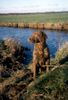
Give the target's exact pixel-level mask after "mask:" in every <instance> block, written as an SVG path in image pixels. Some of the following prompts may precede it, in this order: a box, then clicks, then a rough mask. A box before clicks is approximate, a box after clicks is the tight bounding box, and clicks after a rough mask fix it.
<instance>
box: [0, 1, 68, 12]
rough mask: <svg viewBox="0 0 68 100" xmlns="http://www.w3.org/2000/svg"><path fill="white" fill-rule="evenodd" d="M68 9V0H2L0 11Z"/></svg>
mask: <svg viewBox="0 0 68 100" xmlns="http://www.w3.org/2000/svg"><path fill="white" fill-rule="evenodd" d="M46 11H68V0H0V13H11V12H23V13H24V12H46Z"/></svg>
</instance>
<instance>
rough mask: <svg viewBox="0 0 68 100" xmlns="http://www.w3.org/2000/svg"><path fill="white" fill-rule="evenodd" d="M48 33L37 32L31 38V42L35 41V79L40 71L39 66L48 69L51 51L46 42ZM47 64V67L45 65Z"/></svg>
mask: <svg viewBox="0 0 68 100" xmlns="http://www.w3.org/2000/svg"><path fill="white" fill-rule="evenodd" d="M46 39H47V35H46V34H44V32H35V33H33V34H32V36H31V37H30V38H29V41H30V42H31V43H35V45H34V51H33V64H32V65H33V66H32V67H33V68H32V69H33V76H34V79H35V77H36V76H37V74H38V72H39V68H40V69H41V71H42V70H45V69H46V71H48V65H49V63H50V53H49V49H48V46H47V44H46ZM44 65H45V67H43V66H44Z"/></svg>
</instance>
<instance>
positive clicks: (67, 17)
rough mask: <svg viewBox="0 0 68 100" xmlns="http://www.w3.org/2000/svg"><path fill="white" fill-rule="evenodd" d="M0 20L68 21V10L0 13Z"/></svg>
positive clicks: (27, 21)
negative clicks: (36, 12)
mask: <svg viewBox="0 0 68 100" xmlns="http://www.w3.org/2000/svg"><path fill="white" fill-rule="evenodd" d="M0 22H25V23H29V22H40V23H46V22H52V23H56V22H61V23H63V22H68V12H64V13H62V12H60V13H40V14H39V13H38V14H16V15H15V14H14V15H13V14H12V15H11V14H8V15H0Z"/></svg>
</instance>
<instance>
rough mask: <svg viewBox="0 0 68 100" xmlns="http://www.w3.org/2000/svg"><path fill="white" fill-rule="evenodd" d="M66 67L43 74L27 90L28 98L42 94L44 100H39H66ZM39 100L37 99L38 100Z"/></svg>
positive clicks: (67, 75) (67, 97)
mask: <svg viewBox="0 0 68 100" xmlns="http://www.w3.org/2000/svg"><path fill="white" fill-rule="evenodd" d="M67 89H68V67H67V66H65V65H64V66H63V67H62V68H57V69H55V70H54V71H52V72H49V73H44V74H43V77H42V78H40V77H39V78H38V79H37V80H36V81H35V83H34V84H33V85H32V86H30V87H29V88H28V91H29V92H28V97H29V99H30V100H35V99H34V97H33V99H31V95H33V94H36V95H37V97H38V95H39V94H42V95H43V97H44V98H45V99H40V100H68V90H67ZM38 100H39V99H38Z"/></svg>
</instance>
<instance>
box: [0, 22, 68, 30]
mask: <svg viewBox="0 0 68 100" xmlns="http://www.w3.org/2000/svg"><path fill="white" fill-rule="evenodd" d="M0 27H15V28H33V29H49V30H60V31H68V23H23V22H20V23H19V22H18V23H15V22H0Z"/></svg>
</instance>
